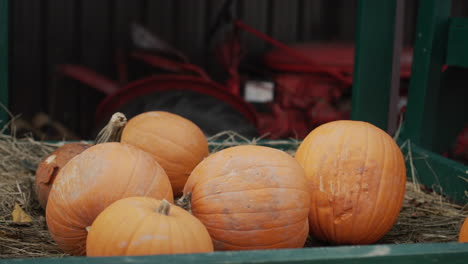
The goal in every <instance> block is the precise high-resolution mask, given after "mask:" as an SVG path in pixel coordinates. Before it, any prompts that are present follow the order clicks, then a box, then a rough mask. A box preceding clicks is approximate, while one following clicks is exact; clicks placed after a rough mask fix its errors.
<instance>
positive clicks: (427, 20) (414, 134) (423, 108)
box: [403, 0, 451, 150]
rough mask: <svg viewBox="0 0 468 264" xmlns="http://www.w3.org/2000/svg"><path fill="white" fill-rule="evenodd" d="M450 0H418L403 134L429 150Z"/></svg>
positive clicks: (431, 140)
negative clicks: (414, 41) (419, 0)
mask: <svg viewBox="0 0 468 264" xmlns="http://www.w3.org/2000/svg"><path fill="white" fill-rule="evenodd" d="M450 11H451V1H447V0H427V1H421V2H420V5H419V12H418V22H417V29H416V43H415V49H414V54H413V67H412V76H411V80H410V88H409V94H408V108H407V112H406V117H405V118H406V120H405V123H404V127H403V135H405V137H407V138H409V139H411V142H413V143H415V144H417V145H418V146H421V147H424V148H426V149H429V150H432V145H433V141H434V134H435V129H436V126H437V123H436V122H435V118H434V117H435V116H436V112H437V107H438V105H437V104H438V102H437V98H438V97H437V95H438V93H439V90H440V81H441V69H442V65H443V64H444V63H445V59H446V48H447V47H446V45H447V39H448V27H449V16H450Z"/></svg>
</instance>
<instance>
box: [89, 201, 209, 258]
mask: <svg viewBox="0 0 468 264" xmlns="http://www.w3.org/2000/svg"><path fill="white" fill-rule="evenodd" d="M122 223H124V224H122ZM212 251H213V242H212V241H211V238H210V235H209V234H208V231H207V230H206V228H205V227H204V226H203V224H202V223H201V222H200V221H199V220H198V219H197V218H195V217H194V216H193V215H191V214H190V213H189V212H187V211H185V210H184V209H182V208H180V207H178V206H175V205H171V204H170V203H169V202H167V201H166V200H163V201H160V200H156V199H152V198H144V197H130V198H125V199H122V200H119V201H117V202H115V203H113V204H111V205H110V206H109V207H107V208H106V209H104V211H102V213H101V214H99V216H98V217H97V218H96V220H95V221H94V223H93V225H92V226H91V228H90V230H89V234H88V238H87V242H86V252H87V255H88V256H129V255H157V254H178V253H204V252H212Z"/></svg>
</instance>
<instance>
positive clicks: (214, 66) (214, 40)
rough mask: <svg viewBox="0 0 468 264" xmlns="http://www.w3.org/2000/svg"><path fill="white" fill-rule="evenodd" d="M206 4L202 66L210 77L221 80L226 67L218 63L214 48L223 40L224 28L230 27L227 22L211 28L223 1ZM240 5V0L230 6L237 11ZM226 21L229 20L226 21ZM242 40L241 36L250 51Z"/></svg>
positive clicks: (220, 10) (212, 1)
mask: <svg viewBox="0 0 468 264" xmlns="http://www.w3.org/2000/svg"><path fill="white" fill-rule="evenodd" d="M206 5H207V6H206V7H207V9H206V11H207V14H206V16H207V20H206V31H205V35H204V36H203V38H204V41H205V43H206V44H205V45H206V46H205V47H204V49H203V50H202V52H203V59H204V61H205V63H204V66H205V69H206V71H207V72H208V73H209V75H210V77H212V78H213V79H214V80H217V81H219V82H223V81H224V80H225V78H226V69H224V67H223V66H222V65H221V64H220V63H219V60H218V57H217V55H216V48H217V47H218V46H219V45H221V43H222V42H223V41H224V38H225V33H226V30H227V29H229V28H230V27H229V24H222V25H219V27H218V28H216V29H214V28H213V27H214V26H215V23H216V22H217V21H216V20H217V19H218V16H219V15H220V12H222V8H223V7H224V1H219V0H209V1H208V2H207V4H206ZM241 5H242V2H241V1H234V2H233V6H232V8H233V12H237V11H238V8H239V6H241ZM226 23H229V22H228V21H226ZM211 30H214V32H213V33H212V32H210V31H211ZM244 40H245V39H244V38H241V41H243V43H242V44H243V45H245V47H246V48H247V49H248V51H250V47H249V46H247V44H246V43H245V41H244Z"/></svg>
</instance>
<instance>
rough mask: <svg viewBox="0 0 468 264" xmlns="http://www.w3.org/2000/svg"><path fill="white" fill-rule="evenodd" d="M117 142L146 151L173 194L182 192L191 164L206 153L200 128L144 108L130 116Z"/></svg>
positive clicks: (181, 119) (205, 141) (206, 144)
mask: <svg viewBox="0 0 468 264" xmlns="http://www.w3.org/2000/svg"><path fill="white" fill-rule="evenodd" d="M121 142H123V143H128V144H131V145H134V146H137V147H138V148H140V149H143V150H144V151H146V152H148V153H150V154H151V155H152V156H153V157H154V159H156V161H157V162H158V163H159V164H161V166H162V167H163V168H164V170H165V171H166V173H167V175H168V176H169V180H170V181H171V185H172V188H173V192H174V195H176V196H179V195H180V194H181V193H182V189H183V188H184V185H185V182H186V181H187V178H188V177H189V175H190V173H191V172H192V170H193V168H195V166H197V164H198V163H200V161H202V160H203V159H204V158H205V157H206V156H208V142H207V140H206V137H205V135H204V134H203V132H202V131H201V130H200V128H199V127H198V126H197V125H195V124H194V123H193V122H191V121H190V120H188V119H185V118H183V117H181V116H179V115H176V114H172V113H168V112H163V111H152V112H145V113H142V114H139V115H137V116H135V117H133V118H132V119H130V121H128V123H127V125H126V126H125V128H124V130H123V131H122V138H121Z"/></svg>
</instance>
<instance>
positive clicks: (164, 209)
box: [157, 199, 171, 215]
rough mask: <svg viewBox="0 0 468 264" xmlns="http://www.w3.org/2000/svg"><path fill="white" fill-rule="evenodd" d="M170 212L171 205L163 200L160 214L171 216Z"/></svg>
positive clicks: (159, 210) (159, 209)
mask: <svg viewBox="0 0 468 264" xmlns="http://www.w3.org/2000/svg"><path fill="white" fill-rule="evenodd" d="M170 210H171V204H170V203H169V202H168V201H167V200H166V199H163V200H162V202H161V204H160V205H159V208H158V210H157V211H158V213H160V214H163V215H169V211H170Z"/></svg>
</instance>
